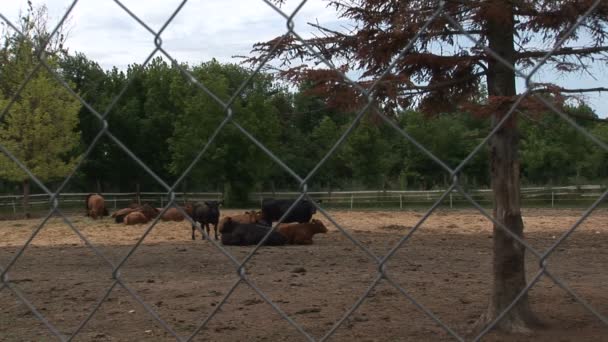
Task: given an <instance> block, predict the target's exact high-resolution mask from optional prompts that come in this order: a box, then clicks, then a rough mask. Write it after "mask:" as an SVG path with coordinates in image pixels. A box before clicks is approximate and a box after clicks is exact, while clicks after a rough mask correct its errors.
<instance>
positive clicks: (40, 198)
mask: <svg viewBox="0 0 608 342" xmlns="http://www.w3.org/2000/svg"><path fill="white" fill-rule="evenodd" d="M604 191H606V187H605V186H603V185H580V186H560V187H526V188H522V189H521V198H522V202H523V205H524V207H543V208H547V207H549V208H554V207H580V206H586V205H589V203H591V202H593V201H594V200H595V199H597V198H598V197H599V196H600V195H601V194H602V193H603V192H604ZM444 192H445V189H443V190H364V191H311V192H308V195H309V196H310V197H311V198H313V199H315V200H317V201H321V202H322V203H323V204H324V207H328V208H335V209H370V208H387V209H408V208H409V209H411V208H417V207H425V206H428V205H429V204H430V203H434V202H435V201H437V200H438V199H439V197H440V196H441V195H442V194H443V193H444ZM468 193H469V194H470V195H471V197H472V198H474V199H475V200H476V201H477V202H478V203H480V204H481V205H485V206H491V204H492V190H490V189H469V190H468ZM87 195H88V193H62V194H61V196H60V198H59V203H60V206H61V207H62V208H65V209H67V210H80V209H83V208H84V199H85V197H86V196H87ZM298 195H299V193H297V192H253V193H251V194H250V197H249V199H250V202H249V203H248V206H250V207H259V204H260V202H261V201H262V199H263V198H296V197H298ZM103 196H104V197H105V199H106V206H107V207H108V208H109V209H118V208H122V207H124V206H126V205H127V204H128V203H130V202H131V201H133V200H135V199H136V197H137V193H135V192H116V193H103ZM175 196H176V199H177V202H178V203H183V202H185V201H205V200H220V199H222V193H221V192H186V193H184V192H176V193H175ZM139 197H140V201H141V202H146V203H151V204H153V205H156V206H159V207H162V206H164V205H165V204H166V203H167V202H168V196H167V193H163V192H140V193H139ZM22 199H23V196H22V195H3V196H0V211H1V212H3V213H11V212H12V213H13V214H15V213H17V212H19V211H20V208H21V202H22ZM468 203H469V202H468V200H467V199H466V198H464V196H463V195H462V194H460V193H459V192H458V191H453V192H452V193H450V194H449V196H446V198H445V199H444V202H443V203H442V207H444V208H446V207H448V208H462V207H464V206H466V205H467V204H468ZM48 205H49V196H48V195H47V194H32V195H30V206H31V208H32V209H34V210H35V209H36V208H40V209H43V208H45V207H48Z"/></svg>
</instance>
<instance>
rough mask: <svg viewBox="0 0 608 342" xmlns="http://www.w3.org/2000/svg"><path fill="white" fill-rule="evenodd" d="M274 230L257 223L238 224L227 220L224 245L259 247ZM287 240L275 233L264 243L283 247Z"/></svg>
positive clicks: (224, 227)
mask: <svg viewBox="0 0 608 342" xmlns="http://www.w3.org/2000/svg"><path fill="white" fill-rule="evenodd" d="M271 229H272V228H270V227H264V226H260V225H257V224H255V223H238V222H236V221H233V220H232V219H230V218H229V219H228V220H226V222H224V226H223V228H222V244H224V245H232V246H248V245H257V244H258V243H260V241H262V239H263V238H264V236H266V234H268V231H270V230H271ZM286 243H287V240H286V239H285V237H284V236H283V235H281V234H280V233H278V232H276V231H273V232H272V233H270V236H268V239H266V241H264V245H267V246H281V245H284V244H286Z"/></svg>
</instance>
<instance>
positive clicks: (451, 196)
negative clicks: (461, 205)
mask: <svg viewBox="0 0 608 342" xmlns="http://www.w3.org/2000/svg"><path fill="white" fill-rule="evenodd" d="M452 208H453V206H452V192H451V191H450V209H452Z"/></svg>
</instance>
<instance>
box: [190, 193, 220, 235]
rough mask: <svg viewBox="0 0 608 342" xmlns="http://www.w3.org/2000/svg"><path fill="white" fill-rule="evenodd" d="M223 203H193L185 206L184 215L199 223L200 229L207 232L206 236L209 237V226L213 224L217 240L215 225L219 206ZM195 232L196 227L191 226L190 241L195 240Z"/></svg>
mask: <svg viewBox="0 0 608 342" xmlns="http://www.w3.org/2000/svg"><path fill="white" fill-rule="evenodd" d="M222 203H223V201H205V202H203V203H198V202H197V203H194V204H190V203H189V204H186V207H185V209H186V213H188V215H190V217H192V220H193V221H194V222H195V223H196V222H199V223H200V224H201V228H203V226H204V228H205V229H206V230H207V235H209V229H210V228H209V225H210V224H213V231H214V234H215V239H216V240H217V239H218V238H217V224H218V222H219V219H220V205H221V204H222ZM195 231H196V226H195V225H194V224H193V225H192V240H195V239H196V236H195V234H194V232H195ZM201 239H202V240H204V239H205V235H204V234H203V236H202V237H201Z"/></svg>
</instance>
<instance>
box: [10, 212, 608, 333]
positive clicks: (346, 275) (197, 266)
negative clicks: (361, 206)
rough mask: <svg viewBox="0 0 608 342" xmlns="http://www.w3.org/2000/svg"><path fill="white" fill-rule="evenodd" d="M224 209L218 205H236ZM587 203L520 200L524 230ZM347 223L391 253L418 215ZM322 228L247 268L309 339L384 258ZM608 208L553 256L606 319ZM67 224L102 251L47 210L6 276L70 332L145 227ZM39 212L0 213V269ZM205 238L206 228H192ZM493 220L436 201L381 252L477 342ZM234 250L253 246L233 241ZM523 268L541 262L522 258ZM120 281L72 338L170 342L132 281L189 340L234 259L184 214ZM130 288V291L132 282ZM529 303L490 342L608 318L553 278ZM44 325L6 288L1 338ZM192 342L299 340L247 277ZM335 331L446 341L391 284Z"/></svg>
mask: <svg viewBox="0 0 608 342" xmlns="http://www.w3.org/2000/svg"><path fill="white" fill-rule="evenodd" d="M236 212H237V211H226V212H223V214H231V213H236ZM581 213H582V210H527V211H525V212H524V222H525V224H526V227H527V228H526V240H527V241H528V242H529V243H530V244H531V245H532V246H533V247H534V248H535V249H537V250H538V251H540V252H544V251H545V250H546V249H547V248H549V247H550V246H551V245H552V244H553V243H554V242H555V241H556V240H557V239H558V238H559V236H561V235H562V234H564V233H565V232H566V230H567V229H568V228H569V227H570V226H571V225H572V224H574V223H575V222H576V221H577V219H578V218H579V217H580V215H581ZM331 215H332V217H333V218H335V220H336V222H338V223H339V224H340V225H341V226H342V227H343V228H345V229H346V230H347V231H348V232H350V233H351V234H352V235H353V236H354V237H355V238H357V239H359V240H360V241H361V242H362V243H363V244H364V246H366V248H368V249H369V251H371V252H372V253H374V254H375V255H377V256H383V255H385V254H386V253H387V252H388V251H389V250H390V249H391V248H392V247H394V246H395V244H396V243H398V242H399V240H400V239H401V238H402V237H403V236H405V235H406V234H407V233H408V232H410V230H411V228H412V227H413V226H414V225H416V223H417V222H418V221H419V220H420V218H421V217H422V216H423V212H418V211H401V212H400V211H365V212H348V211H332V212H331ZM316 216H317V217H318V218H320V219H321V220H323V221H324V222H326V224H327V225H328V228H329V229H330V231H329V232H328V233H327V234H324V235H317V236H315V244H314V245H312V246H285V247H267V248H262V249H260V250H259V251H258V252H257V253H256V254H255V255H254V256H253V257H252V258H251V259H250V260H249V262H248V263H247V265H246V271H247V274H248V276H249V278H250V279H251V281H252V282H254V283H255V284H256V285H257V286H259V287H260V288H261V289H262V290H263V291H264V293H265V294H266V296H267V298H268V299H270V300H272V301H273V302H274V303H276V305H277V306H278V308H280V310H282V311H283V312H284V313H286V314H288V315H289V316H290V317H291V318H292V319H293V321H294V322H295V323H296V324H297V325H299V326H300V327H301V328H302V329H304V331H306V332H307V333H308V334H310V336H311V337H312V338H314V339H320V338H321V337H323V336H324V335H325V334H326V333H327V332H328V331H329V330H330V329H332V327H334V325H335V324H336V322H337V321H338V320H340V318H341V317H342V316H344V314H345V313H346V312H347V310H349V309H350V308H351V307H352V306H353V304H354V303H355V301H356V300H357V299H359V298H360V297H361V296H362V295H363V293H364V292H365V290H366V289H367V288H368V287H369V286H370V284H371V283H372V281H373V280H374V279H375V277H376V276H377V269H378V266H377V264H376V263H375V261H374V260H373V259H372V258H371V257H370V256H369V255H367V254H366V253H365V252H364V251H363V250H362V249H360V248H359V247H357V246H356V245H354V244H353V243H352V242H351V241H350V240H349V239H348V238H347V237H346V236H345V235H344V234H343V233H341V232H340V231H338V229H337V228H336V227H335V226H333V225H332V224H331V223H330V222H329V220H328V219H327V218H325V217H323V216H321V215H320V214H317V215H316ZM607 218H608V211H606V210H602V211H598V212H595V213H593V214H592V215H591V217H589V219H588V220H586V221H585V222H584V223H583V224H582V225H581V226H580V227H579V228H578V229H577V231H575V232H574V234H572V235H571V236H570V237H569V238H568V240H566V241H564V243H563V244H560V245H559V246H558V247H557V248H556V249H555V252H554V253H553V254H551V256H550V257H549V259H548V261H549V265H550V267H549V269H550V271H551V272H552V273H553V274H554V275H556V276H558V277H560V278H561V279H562V280H563V281H564V282H565V283H567V284H568V286H569V287H571V288H572V289H573V290H574V291H575V292H576V293H577V294H578V295H580V297H582V298H583V299H584V300H586V301H587V302H589V303H590V304H591V305H592V306H593V307H594V308H595V309H596V310H597V311H598V312H599V313H600V314H602V315H604V317H606V316H607V315H608V291H607V290H606V284H607V283H608V267H607V266H606V265H608V252H607V247H608V228H607V224H606V222H607ZM70 219H71V220H72V222H73V223H74V224H75V225H76V226H77V227H78V229H80V230H81V231H82V233H83V234H84V235H85V236H86V237H87V238H88V239H90V241H91V242H92V243H93V244H94V245H95V246H97V247H98V251H99V252H100V253H101V255H102V256H103V257H101V256H98V255H96V254H95V253H94V252H93V251H92V250H91V249H90V248H89V247H87V246H85V244H84V243H83V242H82V240H80V238H79V237H78V236H77V235H76V234H75V233H74V232H73V231H72V230H71V229H70V228H69V227H68V226H67V225H65V224H64V223H63V221H62V220H60V219H59V218H52V219H50V220H49V221H48V222H47V224H46V225H44V227H43V229H41V230H40V232H39V233H38V234H37V236H36V237H35V238H34V239H33V241H32V242H31V244H30V246H29V247H28V248H26V249H25V251H24V252H23V254H22V255H21V257H19V258H18V260H17V261H16V262H15V264H14V265H12V266H11V268H10V272H9V278H10V280H11V286H13V287H14V288H16V289H18V291H19V292H20V293H22V294H23V295H24V296H26V297H27V299H28V300H29V301H30V302H31V304H32V305H34V306H35V307H36V308H37V309H38V310H39V311H40V313H41V314H42V315H44V317H46V318H47V319H48V320H49V322H51V323H52V324H53V325H54V326H56V327H57V329H58V330H59V331H60V332H61V333H63V334H66V335H70V334H71V333H72V332H74V331H75V330H76V328H77V327H78V326H79V324H80V323H81V322H82V321H83V320H84V319H85V317H87V315H88V314H89V313H90V312H91V311H92V310H93V308H94V306H95V305H96V304H97V303H98V302H99V301H100V300H101V299H102V298H104V294H106V292H107V290H108V289H109V288H110V286H111V285H112V284H113V279H112V266H110V265H109V264H108V262H107V261H106V260H104V259H103V258H107V260H108V261H109V262H111V263H113V264H114V265H117V264H119V263H120V262H121V260H122V259H123V258H124V256H126V255H127V254H128V253H129V252H130V250H131V249H132V246H133V245H134V244H135V243H136V242H137V240H138V239H139V238H140V237H141V236H142V234H143V232H144V231H145V230H146V228H147V225H140V226H123V225H120V224H115V223H113V222H112V221H110V219H108V218H106V219H104V220H101V221H99V220H98V221H93V220H91V219H90V218H86V217H82V216H72V217H70ZM40 223H41V219H36V220H19V221H0V266H1V267H2V268H5V267H6V265H7V264H9V262H10V261H11V260H12V258H13V257H14V256H15V255H16V254H17V253H18V251H19V249H20V248H21V246H23V244H24V243H25V242H26V241H27V239H28V237H29V236H30V235H31V233H32V231H33V230H34V229H35V227H36V226H37V225H39V224H40ZM198 236H200V234H198ZM491 246H492V236H491V224H490V222H489V221H488V219H486V218H485V217H483V216H481V215H480V214H479V213H478V212H475V211H473V210H459V211H448V210H444V211H438V212H436V213H434V214H433V215H432V216H430V217H429V219H428V220H427V221H426V222H424V223H423V224H422V225H421V226H420V229H418V230H417V231H416V232H415V233H414V234H413V235H412V236H411V238H409V240H407V241H406V242H405V244H404V245H403V246H402V248H400V249H399V250H398V251H397V252H396V253H395V254H394V256H393V257H392V258H391V259H390V260H389V262H388V274H389V275H390V276H391V277H392V279H394V280H395V282H396V283H398V284H400V285H401V286H402V287H403V288H404V289H405V290H406V291H407V293H408V294H410V295H411V296H413V297H414V298H416V300H417V302H418V303H420V304H422V305H423V306H424V307H425V308H427V309H428V310H430V311H431V312H432V313H433V314H434V315H436V317H437V318H438V319H440V320H441V321H443V322H444V323H445V324H447V325H449V326H450V327H451V328H452V329H453V330H454V331H455V332H456V333H458V334H460V335H461V336H463V337H466V338H467V339H471V338H472V337H474V335H471V329H472V327H473V325H474V322H475V319H476V318H477V317H478V316H479V315H480V314H481V313H482V312H483V311H484V309H485V307H486V303H487V299H488V296H489V290H488V289H489V286H490V283H491V280H490V278H489V273H490V270H491V259H490V257H491V252H492V251H491ZM226 249H227V250H228V251H229V252H230V253H231V254H232V255H234V256H235V257H236V258H237V259H239V260H241V259H243V258H244V257H246V256H247V255H248V253H249V252H250V251H251V250H252V247H227V248H226ZM527 263H528V265H527V266H528V267H527V269H528V273H529V278H531V276H532V275H533V274H534V273H536V272H537V271H538V259H536V258H535V257H534V256H533V255H532V254H530V253H529V254H528V255H527ZM120 274H121V276H120V277H121V279H122V281H123V283H124V284H125V286H126V287H123V286H122V285H120V284H118V285H116V286H114V287H113V289H112V291H111V292H110V293H109V295H108V297H107V298H106V299H105V300H103V302H102V303H101V306H100V307H99V310H98V311H97V312H96V313H95V314H94V315H93V316H92V318H91V319H90V321H89V322H88V323H87V324H86V325H85V326H84V328H83V329H82V330H81V331H80V333H79V334H78V335H77V336H76V338H75V340H80V341H141V340H149V341H159V340H160V341H163V340H168V341H170V340H174V339H175V338H174V337H172V336H171V335H170V334H169V333H167V332H166V331H165V330H164V329H163V328H162V327H161V326H160V325H159V324H158V323H157V322H156V321H155V320H154V318H152V317H151V316H150V315H149V314H148V313H147V312H146V311H145V310H144V308H143V307H142V306H141V305H140V304H139V303H138V302H137V301H135V300H134V299H133V297H132V296H131V295H130V294H129V292H128V291H132V292H133V293H134V294H136V295H137V296H138V297H139V298H141V300H143V301H144V302H145V303H146V305H148V306H149V307H150V308H151V309H153V310H154V311H155V312H156V313H157V314H158V316H159V317H161V318H162V319H163V320H164V321H165V322H166V323H167V324H168V326H169V327H170V328H171V329H173V330H174V331H175V332H176V333H177V334H178V335H179V336H181V337H187V336H189V335H191V334H192V333H193V332H194V331H195V329H196V328H197V327H198V326H199V324H201V322H203V321H204V320H205V319H206V318H207V316H208V315H209V314H210V313H211V312H212V311H213V310H216V309H217V306H218V305H219V303H220V302H221V301H222V299H223V298H224V297H225V296H226V295H227V294H228V293H229V290H230V287H231V286H232V285H233V284H234V283H235V281H237V280H238V277H237V273H236V268H235V266H234V264H232V262H231V261H230V260H229V259H228V258H227V257H226V256H225V255H223V254H222V253H221V252H220V251H219V250H218V249H217V248H216V247H215V246H213V244H211V243H210V242H208V241H201V240H196V241H192V240H191V239H190V226H189V224H188V223H187V222H179V223H175V222H171V223H164V222H163V223H159V224H158V225H157V226H155V227H154V228H153V229H152V230H151V232H150V234H149V235H148V236H147V237H146V238H145V239H144V241H143V243H142V244H141V246H140V247H139V248H138V249H136V250H135V251H134V252H133V253H132V255H130V257H129V258H128V259H127V260H126V261H125V262H124V264H123V266H122V267H121V269H120ZM127 289H128V290H127ZM530 301H531V305H532V308H533V310H534V311H535V312H536V313H537V314H538V316H539V317H540V318H541V319H542V320H543V321H544V323H546V328H544V329H542V330H539V331H536V332H533V333H531V334H527V335H508V336H507V335H502V334H499V333H495V332H492V333H491V334H489V335H487V337H485V338H484V339H483V340H484V341H506V340H508V341H608V326H606V325H604V324H603V323H602V322H601V321H600V320H599V319H597V318H596V317H595V316H593V315H592V314H590V313H589V312H588V311H587V310H586V309H585V308H584V307H583V306H582V305H580V304H579V303H578V302H577V301H576V300H575V299H574V298H572V297H571V296H569V295H568V294H567V293H566V292H565V291H564V290H562V289H561V288H560V287H559V286H557V285H556V284H555V283H554V282H553V281H552V280H551V279H549V278H548V277H542V278H541V280H540V281H539V282H538V283H537V284H535V286H534V287H533V288H532V289H531V291H530ZM52 339H53V335H52V334H51V333H50V332H49V330H48V328H47V327H46V326H44V325H43V324H42V323H40V321H39V320H38V319H37V318H36V317H35V316H34V315H33V314H32V313H31V311H30V310H29V309H28V308H27V307H26V306H25V305H24V304H22V303H21V302H20V301H19V300H18V299H17V296H16V295H15V294H14V292H12V291H10V290H9V289H7V288H4V289H3V290H1V291H0V340H1V341H45V340H52ZM194 340H197V341H203V340H212V341H298V340H305V339H304V338H303V337H302V335H300V334H299V332H298V331H297V330H296V328H294V327H293V326H292V325H290V324H289V323H288V322H287V321H286V320H284V319H282V318H281V316H280V315H279V314H278V313H277V312H276V311H275V310H274V309H273V308H272V307H271V306H270V305H269V304H268V303H266V302H265V301H264V300H263V298H262V297H261V296H260V295H259V294H257V293H256V292H255V291H254V290H252V289H251V288H250V287H249V286H248V285H247V284H246V283H244V282H241V283H240V284H239V285H238V286H237V287H236V289H235V290H234V292H233V293H232V294H231V295H230V297H229V298H228V300H227V302H226V303H225V304H224V305H223V306H221V308H220V309H219V310H218V312H217V315H215V316H214V317H213V318H212V319H211V320H210V321H209V323H208V324H207V326H206V327H205V328H203V329H202V330H201V331H200V333H198V334H197V335H196V337H195V338H194ZM331 340H337V341H352V340H356V341H427V340H437V341H452V340H455V339H454V338H453V337H451V336H450V335H449V334H448V333H447V332H446V331H445V330H444V329H443V328H442V327H441V326H439V325H438V324H436V323H435V322H434V321H433V320H432V319H430V318H429V317H428V316H427V315H425V314H424V313H423V312H422V311H421V310H420V309H418V308H417V307H416V306H415V305H414V304H412V302H410V301H409V300H408V299H407V298H406V297H405V296H403V295H402V294H401V293H400V292H399V291H398V290H397V289H396V288H395V287H393V286H392V285H391V284H389V283H388V282H387V281H386V280H381V281H380V283H379V284H378V285H377V286H376V287H375V288H374V289H373V290H372V292H371V293H370V294H369V296H368V297H367V298H365V300H364V302H363V304H362V305H361V306H360V307H359V308H358V309H357V310H356V311H355V312H354V313H353V314H352V315H351V316H350V317H349V318H348V319H346V320H345V321H344V322H343V324H342V325H341V326H340V327H339V328H337V330H336V331H335V334H334V335H333V336H332V338H331Z"/></svg>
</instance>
